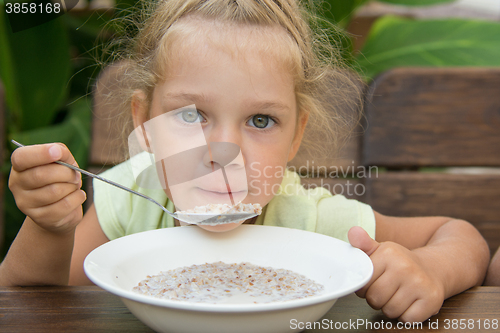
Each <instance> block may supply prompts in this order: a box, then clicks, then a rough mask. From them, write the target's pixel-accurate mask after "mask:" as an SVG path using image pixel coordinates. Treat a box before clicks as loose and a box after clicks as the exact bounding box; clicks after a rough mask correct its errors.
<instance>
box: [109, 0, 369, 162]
mask: <svg viewBox="0 0 500 333" xmlns="http://www.w3.org/2000/svg"><path fill="white" fill-rule="evenodd" d="M313 2H314V1H313V0H308V1H300V0H297V1H296V0H160V1H157V2H156V1H155V2H147V1H146V2H142V3H143V7H142V8H140V9H139V10H138V11H137V13H138V14H137V15H135V16H134V15H131V16H129V17H126V18H125V19H124V20H125V21H126V22H125V23H128V24H133V25H134V26H135V27H136V28H137V31H138V33H137V34H136V35H135V36H133V37H130V36H125V37H123V38H122V39H118V40H116V41H115V42H117V43H119V44H122V43H124V44H125V45H126V47H125V48H122V49H121V50H122V52H118V53H113V54H112V57H111V59H112V60H113V61H115V62H116V61H117V60H120V61H121V62H120V66H119V68H120V75H119V77H120V78H121V79H120V82H119V85H118V86H119V89H114V90H115V91H116V92H118V93H119V94H120V96H119V98H116V96H113V97H114V98H113V100H114V101H117V100H118V101H120V103H121V105H120V106H119V107H120V108H121V109H122V110H126V112H122V114H123V115H124V122H120V123H121V124H122V126H123V124H125V126H123V130H124V134H125V135H127V136H128V134H129V133H130V131H131V130H132V129H133V128H132V121H131V110H130V106H131V98H132V95H133V92H134V91H135V90H137V89H139V90H142V91H143V92H144V93H145V94H146V96H147V97H148V101H150V100H151V98H152V92H153V90H154V87H155V86H156V85H157V84H158V83H159V82H161V81H162V80H164V79H165V77H164V75H165V68H166V67H165V66H167V61H168V60H169V56H171V52H173V51H172V50H173V48H171V47H169V44H168V43H169V38H171V37H172V35H173V34H172V33H171V32H172V31H173V30H175V25H177V24H178V22H179V21H180V20H181V19H183V18H185V17H188V16H190V17H196V18H202V19H205V20H211V21H213V22H215V21H217V22H222V23H227V24H236V25H254V26H266V27H276V26H279V27H281V28H283V29H284V31H286V32H287V34H288V35H289V36H290V37H291V38H289V40H291V41H292V43H289V42H288V43H283V47H284V48H287V49H288V53H286V52H281V53H280V54H290V55H291V56H290V57H291V58H292V59H291V61H292V62H293V66H292V67H291V68H293V69H294V71H295V73H293V74H294V75H293V76H294V78H295V89H296V99H297V106H298V110H299V113H303V112H306V113H308V114H309V120H308V125H307V127H306V134H305V136H304V139H303V142H302V145H303V146H306V147H305V148H306V149H308V150H312V151H314V152H317V153H321V154H332V153H335V152H332V151H325V148H326V147H327V146H328V147H331V146H334V147H340V146H341V144H342V143H343V142H344V141H345V139H346V138H347V136H348V134H349V133H350V132H351V129H352V128H353V126H354V125H355V124H356V123H357V122H358V120H359V117H360V107H361V103H360V101H361V88H360V87H361V86H360V84H359V82H360V81H359V80H358V79H357V77H356V76H355V75H353V74H352V73H350V72H349V71H348V70H347V69H346V68H347V67H346V66H345V64H344V63H343V60H342V57H341V40H334V39H332V36H341V33H339V31H337V30H336V28H335V27H334V26H332V25H328V24H327V22H325V21H322V20H321V19H319V18H318V17H317V16H315V15H314V4H313ZM173 27H174V28H173ZM325 27H327V29H325ZM129 30H130V29H129ZM281 39H282V40H283V42H286V40H285V39H283V38H281ZM290 45H291V46H290ZM295 45H296V46H295ZM291 48H295V50H294V49H291ZM287 60H288V59H287ZM167 68H168V67H167ZM309 134H313V135H309Z"/></svg>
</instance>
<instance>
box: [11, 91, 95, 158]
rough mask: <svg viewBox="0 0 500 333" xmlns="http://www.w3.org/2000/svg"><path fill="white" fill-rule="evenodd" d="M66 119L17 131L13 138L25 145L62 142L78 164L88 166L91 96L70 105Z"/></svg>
mask: <svg viewBox="0 0 500 333" xmlns="http://www.w3.org/2000/svg"><path fill="white" fill-rule="evenodd" d="M69 110H70V111H69V114H68V116H67V117H66V119H65V120H64V121H63V122H62V123H59V124H57V125H52V126H47V127H43V128H39V129H36V130H32V131H26V132H21V133H16V134H15V135H13V137H12V139H14V140H16V141H19V142H21V143H22V144H24V145H32V144H40V143H50V142H62V143H64V144H65V145H66V146H68V148H69V150H70V151H71V153H72V154H73V156H74V157H75V160H76V161H77V163H78V165H80V167H82V168H85V167H86V166H87V160H88V154H89V153H88V152H89V147H90V126H91V121H92V120H91V119H92V111H91V105H90V98H88V99H87V98H82V99H80V100H78V101H76V102H74V103H73V104H71V105H70V106H69Z"/></svg>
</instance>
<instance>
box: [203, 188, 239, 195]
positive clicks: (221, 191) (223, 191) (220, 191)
mask: <svg viewBox="0 0 500 333" xmlns="http://www.w3.org/2000/svg"><path fill="white" fill-rule="evenodd" d="M197 189H198V190H200V191H201V192H202V193H208V194H215V195H230V194H231V195H238V194H244V193H246V192H248V190H246V189H245V190H238V191H228V190H227V189H204V188H200V187H197Z"/></svg>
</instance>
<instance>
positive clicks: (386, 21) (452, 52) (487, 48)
mask: <svg viewBox="0 0 500 333" xmlns="http://www.w3.org/2000/svg"><path fill="white" fill-rule="evenodd" d="M498 36H500V24H499V23H496V22H487V21H475V20H462V19H446V20H421V21H420V20H419V21H413V20H408V19H403V18H397V17H394V16H387V17H383V18H381V19H379V20H377V21H376V22H375V24H374V26H373V28H372V29H371V31H370V33H369V35H368V38H367V41H366V43H365V45H364V47H363V49H362V50H361V53H360V54H359V55H357V59H356V60H357V63H358V64H359V66H360V67H361V69H362V70H363V72H364V73H363V74H364V75H365V76H366V77H367V78H372V77H374V76H375V75H377V74H378V73H380V72H382V71H386V70H388V69H390V68H394V67H403V66H434V67H446V66H500V39H499V38H498Z"/></svg>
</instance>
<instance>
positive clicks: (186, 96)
mask: <svg viewBox="0 0 500 333" xmlns="http://www.w3.org/2000/svg"><path fill="white" fill-rule="evenodd" d="M169 98H172V99H181V100H186V101H190V102H193V103H194V104H197V103H200V102H212V101H213V100H214V99H213V97H211V96H209V95H206V94H203V93H190V92H183V91H181V92H172V93H170V92H169V93H166V94H165V95H164V100H165V99H167V100H168V99H169ZM246 104H247V106H249V107H250V108H251V109H255V110H275V111H289V110H290V107H289V106H288V105H286V104H284V103H280V102H278V101H266V100H264V101H259V100H257V101H250V102H248V103H246Z"/></svg>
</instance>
